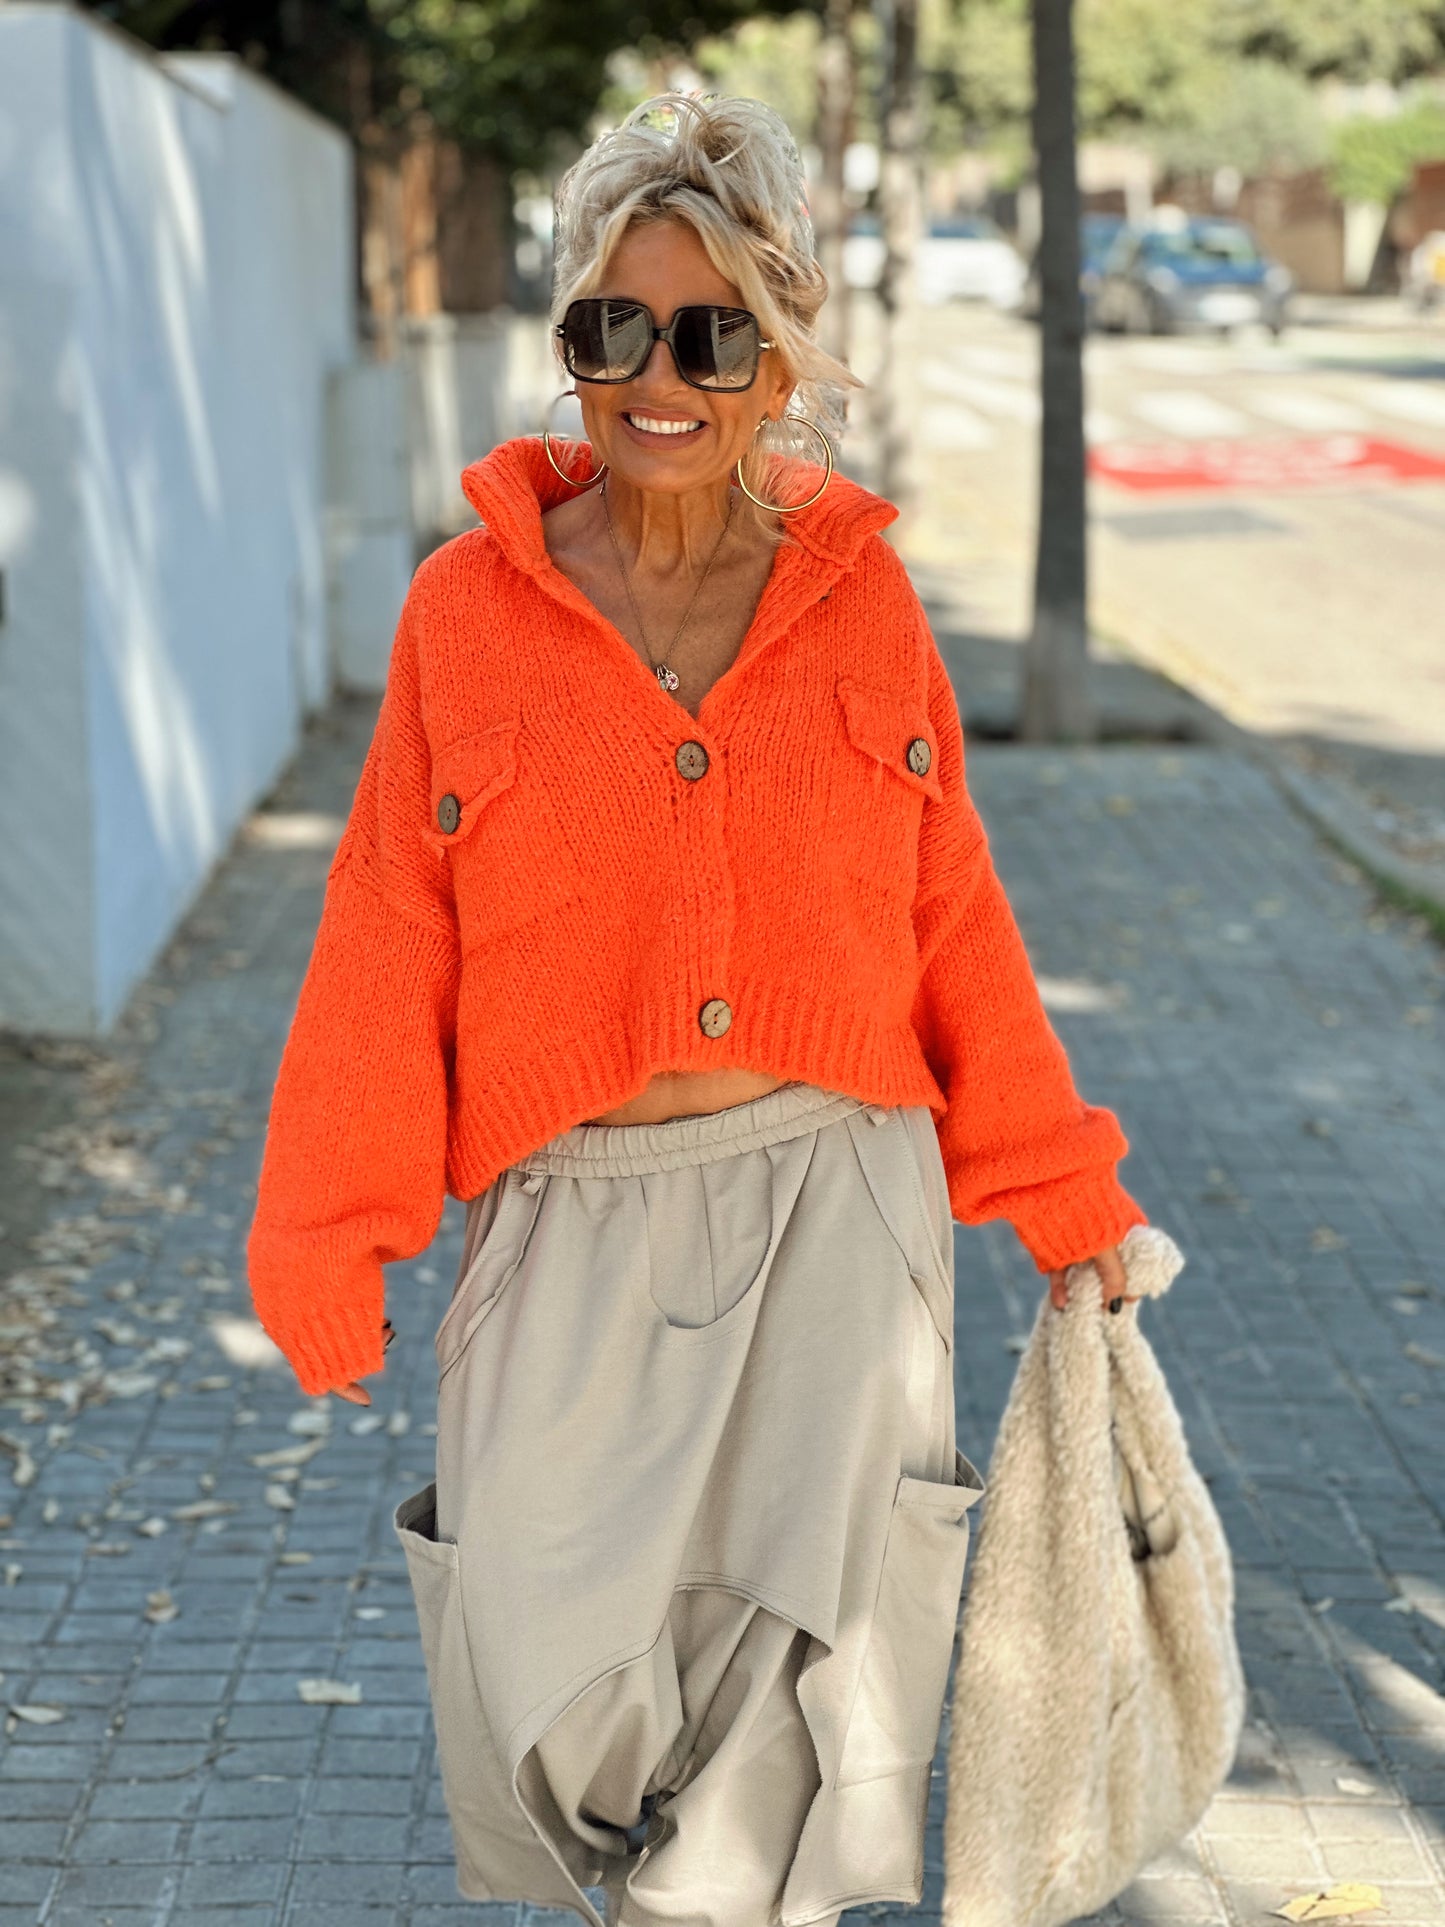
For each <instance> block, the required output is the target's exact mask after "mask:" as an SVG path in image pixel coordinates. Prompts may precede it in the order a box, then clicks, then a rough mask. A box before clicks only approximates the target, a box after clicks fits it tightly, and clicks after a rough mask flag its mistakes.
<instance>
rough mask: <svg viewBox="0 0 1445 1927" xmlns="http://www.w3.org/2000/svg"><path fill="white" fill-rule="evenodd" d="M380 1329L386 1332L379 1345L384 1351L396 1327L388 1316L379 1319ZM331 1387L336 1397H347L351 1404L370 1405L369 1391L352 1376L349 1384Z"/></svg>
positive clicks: (393, 1335)
mask: <svg viewBox="0 0 1445 1927" xmlns="http://www.w3.org/2000/svg"><path fill="white" fill-rule="evenodd" d="M381 1329H382V1331H383V1332H384V1333H385V1334H386V1335H385V1337H384V1338H383V1340H382V1345H381V1349H382V1350H383V1351H385V1350H386V1348H387V1346H388V1345H389V1344H390V1343H391V1341H392V1339H393V1338H395V1337H396V1327H395V1326H394V1325H393V1324H392V1322H391V1320H390V1319H389V1318H383V1319H382V1321H381ZM331 1389H332V1391H333V1392H335V1394H336V1396H337V1397H338V1398H344V1399H348V1400H349V1401H350V1402H351V1404H353V1405H370V1403H371V1393H370V1392H368V1391H367V1389H366V1387H365V1386H364V1385H359V1384H358V1383H357V1382H356V1380H355V1379H354V1378H353V1379H352V1381H351V1383H350V1384H349V1385H333V1386H332V1388H331Z"/></svg>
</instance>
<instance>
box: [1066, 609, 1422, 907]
mask: <svg viewBox="0 0 1445 1927" xmlns="http://www.w3.org/2000/svg"><path fill="white" fill-rule="evenodd" d="M1101 640H1102V638H1101ZM1108 646H1109V648H1110V649H1111V650H1112V651H1113V652H1114V653H1115V654H1116V655H1117V656H1119V657H1120V658H1122V659H1124V660H1127V661H1128V662H1130V663H1132V664H1133V665H1134V666H1135V667H1136V668H1139V669H1143V670H1146V671H1147V672H1148V673H1149V674H1150V675H1153V676H1157V677H1158V678H1159V680H1160V681H1161V682H1165V683H1168V684H1169V686H1170V687H1171V688H1172V689H1176V690H1179V691H1180V692H1181V693H1182V694H1183V695H1184V696H1186V697H1188V698H1189V699H1190V701H1191V703H1192V705H1193V707H1194V717H1195V720H1196V722H1197V724H1198V727H1199V731H1200V737H1201V739H1202V740H1204V741H1207V742H1210V743H1213V744H1215V745H1216V746H1217V747H1219V748H1222V749H1232V750H1234V751H1235V752H1236V753H1237V754H1239V755H1241V756H1247V757H1248V758H1249V760H1250V761H1251V762H1252V763H1254V764H1255V765H1256V766H1257V767H1258V768H1260V769H1262V770H1263V771H1264V772H1265V774H1266V775H1268V776H1269V777H1270V778H1271V779H1272V781H1273V782H1274V783H1275V785H1276V787H1277V788H1278V789H1280V790H1281V791H1282V792H1283V794H1284V796H1285V798H1286V800H1287V801H1289V802H1290V803H1292V804H1293V805H1294V807H1295V809H1296V810H1297V811H1298V812H1299V814H1300V815H1302V816H1303V817H1305V818H1306V819H1307V820H1308V821H1309V822H1310V823H1311V824H1312V825H1313V826H1314V828H1315V829H1317V830H1319V831H1320V832H1321V833H1322V834H1323V835H1324V836H1325V838H1326V839H1327V840H1328V841H1329V842H1330V843H1331V844H1333V845H1334V847H1335V848H1336V849H1337V850H1339V851H1340V852H1341V853H1342V854H1343V855H1345V856H1347V857H1349V858H1350V859H1351V861H1353V862H1354V863H1356V864H1358V865H1359V867H1360V868H1361V869H1362V870H1364V871H1365V872H1366V873H1367V875H1368V876H1369V877H1370V879H1371V880H1372V882H1374V883H1375V884H1376V885H1377V886H1378V887H1379V888H1380V890H1381V891H1382V892H1383V893H1384V894H1385V895H1386V896H1388V897H1389V898H1390V899H1391V900H1392V901H1393V902H1395V903H1397V904H1399V905H1400V906H1401V907H1402V908H1404V909H1408V910H1414V911H1416V912H1418V913H1421V914H1423V915H1425V916H1426V917H1428V918H1429V920H1430V922H1431V923H1432V924H1433V925H1434V927H1435V930H1436V933H1437V934H1438V935H1439V936H1441V937H1442V938H1445V877H1442V876H1441V875H1440V874H1439V872H1437V871H1436V870H1433V869H1431V868H1430V867H1429V866H1428V865H1426V864H1423V863H1413V862H1412V861H1411V860H1410V858H1409V857H1404V856H1401V855H1400V853H1399V851H1398V850H1393V849H1391V847H1390V845H1389V844H1388V843H1386V842H1385V840H1384V839H1383V837H1381V836H1380V835H1379V834H1378V832H1377V831H1376V829H1375V827H1374V825H1373V824H1372V823H1371V821H1370V818H1369V816H1368V814H1367V812H1366V811H1365V810H1363V809H1362V808H1361V807H1360V805H1359V804H1357V803H1356V802H1354V801H1353V800H1352V799H1351V798H1350V797H1349V796H1348V795H1347V794H1346V793H1345V792H1344V791H1343V790H1341V789H1340V788H1338V787H1337V786H1336V785H1334V784H1333V783H1329V782H1327V781H1324V780H1323V779H1321V778H1320V777H1318V776H1312V775H1310V774H1309V772H1308V771H1306V770H1302V769H1300V768H1299V767H1298V765H1296V764H1295V763H1294V762H1292V761H1291V759H1290V757H1289V756H1288V755H1287V754H1286V752H1285V751H1284V750H1282V749H1279V748H1276V747H1275V745H1274V744H1273V743H1272V742H1271V741H1270V739H1269V738H1268V737H1264V736H1259V735H1256V734H1255V733H1254V732H1253V731H1251V730H1248V729H1246V728H1244V726H1243V725H1242V724H1240V723H1236V722H1235V721H1234V719H1233V718H1232V717H1230V716H1227V715H1226V714H1225V713H1224V711H1223V710H1221V709H1219V708H1217V707H1216V706H1215V705H1214V704H1213V703H1211V702H1210V701H1209V699H1208V698H1207V697H1205V696H1201V695H1200V694H1199V692H1198V691H1197V690H1194V689H1190V688H1188V687H1187V685H1184V684H1181V683H1179V682H1177V681H1176V680H1175V678H1174V677H1173V676H1171V675H1170V674H1169V673H1168V672H1167V670H1164V669H1161V668H1160V667H1159V665H1158V663H1156V662H1151V661H1150V660H1149V659H1148V657H1147V656H1143V655H1140V654H1138V653H1136V652H1135V650H1134V649H1132V648H1131V647H1130V645H1129V644H1128V643H1127V642H1126V641H1124V640H1123V639H1122V638H1120V637H1118V636H1115V635H1110V636H1109V638H1108Z"/></svg>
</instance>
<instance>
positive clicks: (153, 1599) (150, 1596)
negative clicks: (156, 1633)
mask: <svg viewBox="0 0 1445 1927" xmlns="http://www.w3.org/2000/svg"><path fill="white" fill-rule="evenodd" d="M180 1610H181V1609H180V1607H179V1606H178V1605H177V1604H176V1602H175V1600H174V1599H172V1598H171V1595H170V1594H169V1593H168V1592H167V1591H166V1589H165V1587H164V1586H162V1587H161V1588H160V1589H159V1590H158V1591H156V1592H148V1593H147V1594H146V1609H145V1616H146V1618H147V1619H148V1620H149V1621H150V1623H151V1624H152V1626H164V1625H166V1624H167V1622H168V1621H170V1620H172V1619H174V1618H175V1617H176V1616H177V1615H178V1613H179V1612H180Z"/></svg>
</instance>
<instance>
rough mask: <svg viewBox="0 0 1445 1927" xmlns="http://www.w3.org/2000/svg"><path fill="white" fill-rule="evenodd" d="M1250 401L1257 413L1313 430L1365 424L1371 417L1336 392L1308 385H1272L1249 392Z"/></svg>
mask: <svg viewBox="0 0 1445 1927" xmlns="http://www.w3.org/2000/svg"><path fill="white" fill-rule="evenodd" d="M1248 405H1249V407H1250V408H1252V409H1253V411H1254V412H1255V414H1256V415H1264V416H1266V417H1267V418H1268V419H1269V420H1270V421H1273V422H1283V423H1284V425H1285V427H1286V428H1303V429H1305V430H1306V431H1307V432H1308V433H1311V434H1314V433H1319V434H1328V433H1329V432H1330V431H1331V430H1332V429H1336V428H1363V427H1365V425H1366V423H1367V422H1368V420H1369V417H1368V416H1367V415H1366V413H1365V411H1364V410H1363V409H1362V408H1356V407H1355V406H1354V405H1353V404H1352V403H1350V402H1347V401H1341V400H1340V399H1339V397H1338V396H1337V395H1322V394H1318V393H1316V392H1314V391H1312V390H1310V389H1308V388H1274V389H1269V390H1267V391H1264V392H1262V393H1260V394H1252V395H1250V396H1249V398H1248Z"/></svg>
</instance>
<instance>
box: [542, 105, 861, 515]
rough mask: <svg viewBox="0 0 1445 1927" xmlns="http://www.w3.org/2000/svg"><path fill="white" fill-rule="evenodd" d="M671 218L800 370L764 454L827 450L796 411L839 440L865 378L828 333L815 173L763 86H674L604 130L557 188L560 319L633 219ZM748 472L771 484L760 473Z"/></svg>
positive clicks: (788, 363)
mask: <svg viewBox="0 0 1445 1927" xmlns="http://www.w3.org/2000/svg"><path fill="white" fill-rule="evenodd" d="M662 220H676V221H683V222H686V223H687V225H688V226H689V227H691V228H692V229H693V230H694V231H695V233H696V234H697V236H698V239H699V240H700V241H701V242H702V244H703V246H704V248H706V250H707V253H708V258H709V259H710V260H711V261H712V264H713V266H714V267H715V268H716V269H717V270H718V272H719V273H720V274H722V275H725V276H726V277H727V279H728V280H729V281H731V282H732V283H733V285H734V287H736V288H737V289H738V291H739V292H740V293H741V295H742V298H743V301H744V302H745V304H746V305H747V306H748V307H749V308H750V309H751V310H752V312H753V313H754V314H755V315H756V316H757V318H758V322H759V324H760V326H761V328H762V332H763V335H764V337H765V339H767V340H769V341H772V342H773V343H774V344H775V348H776V352H777V354H778V356H779V359H780V360H781V362H782V365H783V368H784V369H785V371H786V372H787V375H788V377H789V379H790V380H791V382H792V383H793V388H794V394H793V398H792V400H791V401H790V403H789V411H788V414H787V415H784V417H783V419H782V421H781V422H778V423H775V424H768V425H767V426H765V427H764V428H763V429H762V430H761V431H760V432H759V435H758V437H757V440H756V442H755V444H754V447H755V448H756V449H757V451H758V452H759V454H762V455H769V454H770V455H773V456H776V457H782V458H786V456H787V455H788V454H789V453H791V452H793V451H794V450H795V449H796V451H797V452H798V453H800V454H802V455H804V456H805V457H806V458H807V459H809V460H816V459H817V457H818V453H819V451H818V448H817V445H816V440H815V438H814V437H813V436H811V435H809V434H808V433H807V431H806V430H803V431H801V432H800V431H799V430H797V429H796V428H790V427H789V425H788V422H789V415H792V414H794V413H798V414H802V415H804V416H807V417H808V418H810V419H811V420H812V421H813V422H815V423H816V424H817V426H818V428H819V429H820V430H821V431H822V432H823V433H824V434H825V435H827V436H828V439H829V441H830V442H831V443H832V444H834V446H835V448H836V444H837V441H838V438H839V437H840V436H841V434H842V430H843V423H844V407H843V397H844V391H845V390H846V389H847V388H859V387H862V385H863V384H862V383H861V382H860V381H859V380H858V378H857V376H856V375H854V374H852V373H851V372H850V371H849V370H848V369H847V368H846V367H844V365H843V363H842V362H840V361H838V360H837V359H836V358H835V357H834V356H832V355H830V354H828V353H827V351H826V350H825V349H824V348H822V347H821V346H820V345H819V343H818V341H817V339H816V337H815V333H814V329H815V325H816V322H817V317H818V310H819V309H820V308H821V307H822V305H823V301H824V299H825V297H826V296H827V293H828V278H827V276H826V275H825V274H824V273H823V270H822V269H821V268H820V267H819V266H818V263H817V260H816V258H815V256H814V253H813V223H812V220H811V218H810V216H809V213H808V202H807V181H806V178H805V176H804V173H803V163H802V159H801V156H800V155H799V153H798V148H797V143H796V142H795V141H794V139H793V136H792V134H791V133H790V132H789V129H788V125H787V122H786V121H785V120H784V119H783V118H782V116H781V115H780V114H778V113H776V112H775V111H774V110H773V109H772V108H771V107H769V106H767V105H766V104H765V103H764V102H763V101H760V100H746V99H740V98H730V97H725V96H721V95H716V94H714V95H707V96H704V97H701V98H698V97H694V96H693V95H691V94H681V93H667V94H656V95H654V96H653V98H652V99H651V100H645V101H643V103H642V104H641V106H639V107H635V108H634V109H633V110H632V112H631V113H630V114H628V116H627V117H626V119H625V120H624V121H623V122H622V124H621V126H619V127H615V128H610V129H608V130H607V131H606V132H605V133H603V134H600V135H599V136H598V137H597V139H596V140H595V141H593V143H592V145H591V146H590V147H589V148H588V149H587V151H586V152H585V153H584V154H582V155H581V156H580V158H579V159H577V160H576V161H574V162H573V164H572V166H571V167H570V168H568V170H567V172H566V173H565V174H564V175H563V177H562V180H561V182H560V183H559V185H558V189H557V198H556V207H555V227H554V243H553V250H554V251H553V288H552V313H551V320H552V325H553V327H556V326H557V324H558V323H559V322H560V321H561V319H562V316H563V315H564V314H565V313H566V311H567V308H568V305H569V304H570V303H571V302H573V301H576V300H577V299H579V297H581V296H583V295H587V294H591V293H592V292H593V291H594V290H595V289H596V288H597V287H598V286H599V284H600V283H601V281H602V280H603V278H604V277H605V275H606V272H607V265H608V262H609V261H610V259H611V256H612V251H613V249H614V248H615V247H616V246H617V244H618V242H619V241H620V240H621V239H622V236H623V234H624V233H625V232H626V231H627V229H628V228H629V226H631V224H632V223H633V222H650V221H662ZM553 345H554V348H555V347H556V346H557V339H556V336H555V335H554V336H553ZM749 483H750V486H752V487H753V488H755V489H757V488H758V487H759V485H758V483H757V482H756V481H754V480H753V479H752V476H751V475H750V476H749ZM759 492H762V491H761V490H759Z"/></svg>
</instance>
